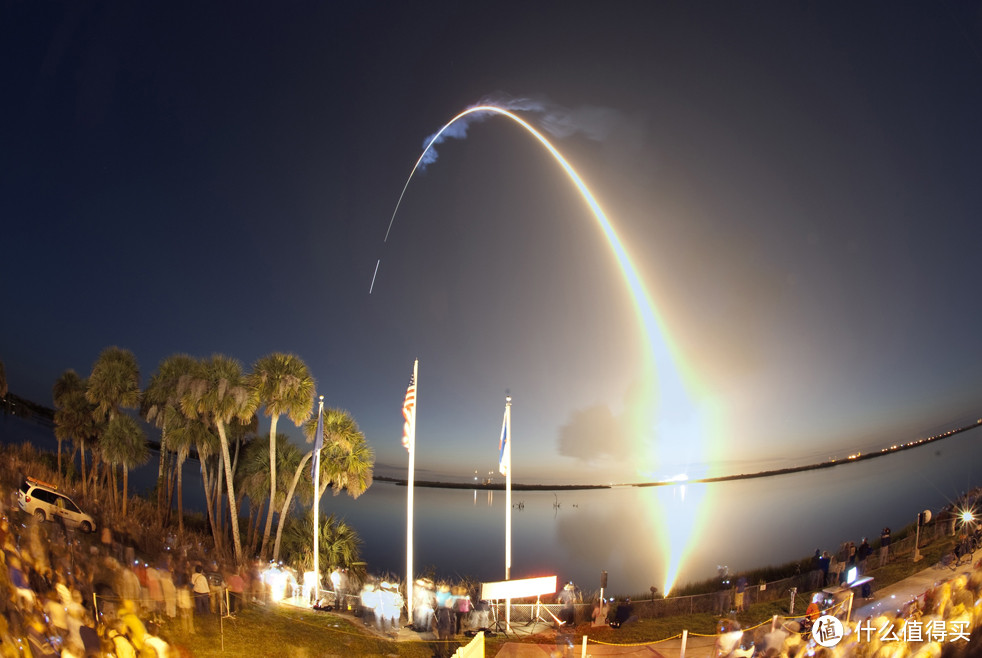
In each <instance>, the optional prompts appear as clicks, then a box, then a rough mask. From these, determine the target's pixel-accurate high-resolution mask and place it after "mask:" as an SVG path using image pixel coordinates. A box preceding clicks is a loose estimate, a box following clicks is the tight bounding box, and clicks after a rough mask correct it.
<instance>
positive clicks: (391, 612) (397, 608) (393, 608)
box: [384, 583, 404, 633]
mask: <svg viewBox="0 0 982 658" xmlns="http://www.w3.org/2000/svg"><path fill="white" fill-rule="evenodd" d="M403 603H404V599H403V596H402V594H401V593H400V592H399V584H398V583H391V584H390V585H389V590H388V596H387V597H386V599H385V606H384V610H385V615H386V621H387V622H388V624H389V631H390V632H392V633H398V632H399V620H400V618H401V617H402V605H403Z"/></svg>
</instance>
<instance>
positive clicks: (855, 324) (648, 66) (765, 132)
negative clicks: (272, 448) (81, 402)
mask: <svg viewBox="0 0 982 658" xmlns="http://www.w3.org/2000/svg"><path fill="white" fill-rule="evenodd" d="M0 12H2V18H0V80H2V84H3V98H4V100H3V101H2V103H0V226H2V233H0V245H2V258H0V282H2V284H3V289H4V302H3V304H2V306H0V309H2V311H0V313H2V321H0V360H3V361H4V363H5V364H6V369H7V378H8V382H9V386H10V390H11V391H12V392H14V393H16V394H18V395H21V396H23V397H27V398H29V399H34V400H37V401H39V402H42V403H46V404H50V403H51V386H52V384H53V383H54V381H55V379H56V378H57V377H58V375H59V374H60V373H61V372H62V371H63V370H65V369H67V368H74V369H75V370H76V371H78V372H79V373H81V374H83V375H87V374H88V373H89V372H90V370H91V367H92V364H93V362H94V361H95V359H96V358H97V357H98V354H99V352H100V351H101V350H102V349H103V348H105V347H107V346H109V345H119V346H121V347H126V348H129V349H131V350H132V351H133V352H134V353H135V354H136V356H137V359H138V360H139V362H140V365H141V382H142V383H143V384H145V383H146V381H147V379H148V378H149V376H150V374H152V372H153V371H154V370H155V369H156V367H157V364H158V363H159V362H160V360H161V359H163V358H165V357H167V356H169V355H171V354H173V353H177V352H186V353H190V354H192V355H195V356H202V357H203V356H208V355H210V354H212V353H224V354H228V355H230V356H233V357H236V358H238V359H239V360H240V361H242V362H243V363H244V365H246V366H249V365H251V364H252V363H253V362H254V361H255V360H256V359H257V358H259V357H261V356H263V355H265V354H268V353H270V352H274V351H284V352H293V353H295V354H297V355H299V356H300V357H302V358H303V359H304V360H305V361H306V363H307V364H308V365H309V366H310V368H311V370H312V372H313V374H314V376H315V378H316V379H317V382H318V390H319V392H320V393H322V394H324V395H325V396H326V400H327V404H328V405H331V406H339V407H343V408H346V409H348V410H350V411H351V412H352V413H353V415H354V416H355V418H356V419H357V420H358V421H359V423H360V425H361V427H362V429H363V430H364V431H365V433H366V436H367V438H368V440H369V442H370V443H371V445H372V446H373V447H374V448H375V450H376V453H377V459H378V463H379V470H378V472H379V473H382V472H388V471H392V472H393V473H394V474H397V473H399V469H400V468H404V467H405V455H406V453H405V451H404V450H403V448H402V447H401V445H400V436H401V428H402V418H401V404H402V398H403V395H404V393H405V388H406V385H407V384H408V380H409V375H410V373H411V371H412V364H413V359H414V358H417V357H418V358H419V360H420V375H419V395H418V398H419V399H418V405H419V407H418V408H419V420H418V426H417V437H418V438H417V441H418V454H417V460H416V464H417V468H418V469H419V470H420V472H422V473H423V474H424V475H425V474H426V472H427V471H433V472H434V473H433V474H434V475H441V476H448V475H467V474H468V473H471V474H472V473H473V471H474V470H475V469H478V470H480V471H481V472H482V473H486V472H487V471H488V470H491V469H492V468H494V467H495V466H496V462H497V442H498V434H499V430H500V425H501V417H502V412H503V407H504V395H505V391H506V390H508V391H510V393H511V394H512V395H513V397H514V407H513V421H512V422H513V435H514V453H513V459H514V462H515V463H514V467H513V468H514V473H515V478H516V480H517V481H523V482H532V481H543V482H553V481H593V480H596V481H607V480H608V479H613V480H616V481H637V480H640V479H646V478H647V477H649V476H659V475H665V476H667V475H671V474H672V472H674V471H671V470H670V467H674V466H676V465H674V464H667V463H666V464H660V463H647V464H639V463H638V457H637V454H635V453H634V452H633V451H632V446H634V445H637V442H638V441H639V440H640V439H638V438H637V437H632V436H631V430H630V429H629V428H627V427H626V425H625V424H624V423H622V422H621V420H620V418H621V416H623V415H624V414H625V410H626V409H627V408H628V407H629V406H630V404H631V402H630V400H631V391H632V390H634V387H635V385H636V383H637V381H638V380H639V378H642V377H643V375H644V371H645V368H646V365H645V363H644V360H643V359H642V358H641V356H640V355H641V354H642V352H643V349H642V345H643V341H644V340H646V338H645V336H644V335H642V332H641V330H640V328H639V323H638V319H637V315H636V311H635V306H634V304H633V301H632V298H631V295H630V293H629V291H628V289H627V287H626V286H625V285H624V280H623V278H622V275H621V272H620V270H619V269H618V264H617V261H616V260H615V258H614V257H613V255H612V253H611V251H610V249H609V247H608V246H607V244H606V242H605V240H604V237H603V235H602V233H601V231H600V230H599V228H598V225H597V223H596V221H595V220H594V218H593V217H592V215H591V214H590V213H589V211H588V210H587V208H586V206H585V205H584V203H583V201H582V200H581V199H580V197H579V196H578V195H577V194H576V192H575V190H574V189H573V188H572V186H571V185H570V182H569V181H568V180H567V179H566V177H565V176H564V175H563V174H562V173H561V171H560V170H559V169H558V167H557V166H556V164H555V163H554V162H553V161H552V159H551V158H550V157H549V156H548V154H547V153H546V152H545V151H544V150H543V149H542V147H541V146H540V145H539V144H538V143H536V142H535V141H534V140H533V139H531V138H530V136H529V135H528V134H527V133H525V132H524V131H523V130H521V129H520V128H519V127H517V126H516V125H515V124H514V123H512V122H511V121H508V120H507V119H504V118H501V117H492V118H488V119H486V120H484V121H481V122H475V123H473V124H472V125H471V126H470V130H469V132H468V135H467V137H466V139H465V140H451V141H448V142H447V143H445V144H442V145H441V146H440V147H439V148H438V152H439V158H438V160H437V161H436V162H435V163H434V164H432V165H430V166H429V167H428V168H427V169H426V171H424V172H422V173H418V174H417V175H416V176H415V177H414V178H413V180H412V182H411V184H410V185H409V187H408V189H407V192H406V195H405V198H404V200H403V202H402V206H401V208H400V210H399V213H398V214H397V216H396V218H395V221H394V224H393V228H392V232H391V234H390V236H389V239H388V241H387V242H385V243H383V237H384V235H385V232H386V228H387V226H388V224H389V220H390V217H391V215H392V212H393V209H394V207H395V204H396V201H397V199H398V198H399V193H400V191H401V190H402V186H403V185H404V184H405V182H406V178H407V176H408V175H409V172H410V170H411V169H412V167H413V164H414V163H415V162H416V160H417V158H418V157H419V155H420V153H421V150H422V147H423V140H424V138H426V137H427V136H428V135H431V134H433V133H434V132H435V131H436V130H438V129H439V128H440V127H441V126H442V125H443V124H444V123H445V122H447V121H448V120H449V119H450V118H451V117H453V116H454V115H456V114H457V113H458V112H460V111H461V110H463V109H465V108H466V107H468V106H471V105H473V104H475V103H478V102H479V101H482V100H487V99H492V100H495V101H497V102H501V103H508V102H512V103H513V102H516V99H531V101H534V104H536V105H537V106H539V107H542V108H544V109H546V110H547V112H526V113H522V116H523V117H524V118H525V119H526V120H528V121H529V122H530V123H531V124H533V125H536V126H538V127H543V128H544V127H545V126H544V123H543V122H544V120H545V119H546V118H553V119H554V118H556V117H559V118H561V119H562V120H563V121H564V122H565V123H564V125H565V127H566V128H567V129H568V130H567V133H569V134H565V135H564V136H562V137H555V135H556V133H554V132H553V133H549V132H547V133H546V134H547V135H553V136H554V137H553V143H554V144H555V146H556V147H557V148H558V149H559V150H560V151H562V152H563V154H564V155H565V156H566V157H567V158H568V159H569V161H570V162H571V164H572V165H573V166H574V167H575V168H576V169H577V171H578V172H579V174H580V175H581V176H582V178H583V179H584V181H585V182H586V183H587V184H588V185H589V186H590V188H591V189H592V191H593V193H594V194H595V195H596V197H597V200H598V201H599V203H600V204H601V205H602V206H603V208H604V210H605V211H606V213H607V215H608V218H609V219H610V222H611V224H612V225H613V226H614V228H615V229H616V231H617V232H618V233H619V234H620V237H621V239H622V241H623V242H624V245H625V247H626V249H627V251H628V253H629V254H630V256H631V258H632V259H633V260H634V262H635V265H636V266H637V268H638V270H639V272H640V273H641V275H642V277H643V279H644V282H645V285H646V287H647V290H648V292H649V294H650V297H651V299H652V301H653V303H654V305H655V307H656V308H657V310H658V313H659V316H660V319H661V321H662V323H663V326H664V328H665V331H666V335H667V337H668V340H670V342H671V345H672V346H673V348H672V349H673V352H674V354H675V356H676V358H677V360H678V363H679V364H680V368H681V369H682V370H684V372H685V373H686V377H687V378H689V380H690V381H691V382H693V386H694V389H697V390H698V397H699V404H700V405H701V406H704V407H707V408H708V407H711V408H712V409H714V410H715V411H714V413H715V416H714V418H715V421H714V427H715V429H714V430H713V432H714V437H713V445H714V446H715V447H714V448H713V449H712V451H711V452H709V453H707V456H706V459H708V460H709V461H711V465H710V468H711V469H713V470H715V471H717V472H733V471H739V470H745V469H746V468H748V467H749V466H748V464H751V465H752V464H756V465H762V464H763V465H768V466H770V465H775V464H790V463H797V462H802V461H813V460H818V461H821V460H823V459H825V458H826V457H827V456H829V455H832V454H838V455H839V456H844V455H845V454H847V453H849V452H852V451H853V450H855V449H863V450H867V449H872V448H879V447H882V446H885V445H890V444H891V443H895V442H898V440H904V441H905V440H909V439H913V438H917V437H919V436H924V435H927V434H932V433H934V432H935V431H937V430H939V429H942V428H944V429H947V428H948V427H950V426H954V425H957V424H959V423H960V422H962V421H965V420H974V419H975V418H977V417H979V416H982V347H980V337H982V302H980V299H979V294H978V290H979V281H980V278H982V276H980V271H979V260H978V258H977V255H976V254H977V251H978V247H979V245H980V244H982V222H980V219H982V184H980V182H982V5H979V4H978V3H962V2H950V1H942V2H918V3H887V2H884V3H854V2H848V3H787V2H779V3H734V2H725V3H723V2H721V3H708V2H707V3H662V2H633V3H628V2H617V3H599V2H555V3H540V2H522V3H506V2H496V3H377V2H367V1H366V2H351V3H340V2H329V3H324V2H309V3H302V2H294V3H187V4H184V3H174V2H167V3H82V2H65V3H59V2H4V3H3V4H2V9H0ZM379 259H381V264H380V266H379V271H378V277H377V280H376V281H375V286H374V291H373V293H372V294H371V295H369V285H370V284H371V282H372V275H373V272H374V270H375V265H376V262H377V261H378V260H379ZM280 427H281V428H283V427H284V424H283V423H281V425H280ZM293 433H294V434H297V432H296V430H295V429H294V430H293ZM672 439H673V437H671V436H666V437H662V439H660V440H663V441H666V442H671V441H672ZM387 467H391V468H387Z"/></svg>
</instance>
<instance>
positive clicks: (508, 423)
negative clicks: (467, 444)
mask: <svg viewBox="0 0 982 658" xmlns="http://www.w3.org/2000/svg"><path fill="white" fill-rule="evenodd" d="M511 442H512V435H511V396H510V395H506V396H505V464H506V467H505V580H510V579H511ZM505 628H507V629H508V630H509V631H510V630H511V599H505Z"/></svg>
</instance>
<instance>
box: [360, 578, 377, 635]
mask: <svg viewBox="0 0 982 658" xmlns="http://www.w3.org/2000/svg"><path fill="white" fill-rule="evenodd" d="M374 596H375V586H374V585H372V584H371V583H365V584H364V585H363V586H362V588H361V620H362V622H364V624H365V626H371V624H372V621H373V620H374V617H375V602H374V601H373V598H374Z"/></svg>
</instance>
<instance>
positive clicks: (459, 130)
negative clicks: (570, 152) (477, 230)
mask: <svg viewBox="0 0 982 658" xmlns="http://www.w3.org/2000/svg"><path fill="white" fill-rule="evenodd" d="M482 105H494V106H495V107H500V108H501V109H503V110H509V111H513V112H533V113H535V114H539V115H541V116H539V117H538V118H537V120H536V123H537V124H538V125H539V126H541V127H542V129H543V130H545V132H547V133H549V135H551V136H552V137H556V138H558V139H562V138H564V137H570V136H571V135H576V134H579V135H583V136H584V137H586V138H587V139H590V140H593V141H596V142H599V141H603V140H604V139H606V137H607V135H609V134H610V132H611V130H612V129H613V127H614V126H615V125H616V124H617V123H618V122H620V121H621V113H620V112H618V111H617V110H614V109H611V108H608V107H595V106H590V105H585V106H583V107H579V108H576V109H572V110H571V109H568V108H565V107H562V106H561V105H556V104H555V103H549V102H547V101H543V100H537V99H535V98H510V97H507V96H501V95H496V96H487V97H485V98H482V99H481V100H480V101H478V102H477V103H475V104H473V105H471V106H470V107H480V106H482ZM493 114H494V113H493V112H475V113H473V114H468V115H467V116H465V117H462V118H461V119H460V120H458V121H457V122H456V123H454V124H453V125H451V126H449V127H447V128H446V129H444V130H443V132H442V133H440V132H435V133H433V134H432V135H429V136H428V137H427V138H426V139H424V140H423V149H424V152H423V157H422V159H421V160H420V162H419V169H420V170H425V169H426V167H427V166H428V165H430V164H433V163H434V162H436V160H437V157H438V154H437V151H436V148H435V147H436V146H437V145H438V144H442V143H443V142H445V141H446V140H447V139H466V138H467V129H468V128H470V125H471V124H472V123H477V122H479V121H483V120H485V119H487V118H489V117H491V116H492V115H493ZM434 137H435V138H436V139H435V140H434ZM427 147H429V148H427Z"/></svg>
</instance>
